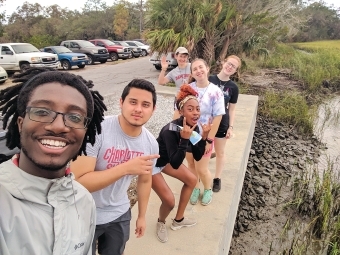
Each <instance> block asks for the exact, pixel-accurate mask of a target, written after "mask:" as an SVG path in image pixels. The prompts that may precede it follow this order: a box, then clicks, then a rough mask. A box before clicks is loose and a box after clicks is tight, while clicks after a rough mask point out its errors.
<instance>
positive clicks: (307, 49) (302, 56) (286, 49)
mask: <svg viewBox="0 0 340 255" xmlns="http://www.w3.org/2000/svg"><path fill="white" fill-rule="evenodd" d="M337 42H338V41H334V42H333V41H330V42H329V44H328V45H327V44H326V42H322V43H319V44H318V43H315V44H311V43H295V44H290V45H288V44H278V45H277V47H276V48H275V50H274V51H272V52H271V54H270V56H269V57H268V58H266V59H262V60H261V59H259V62H260V64H261V66H262V67H266V68H287V69H290V70H292V74H293V76H294V77H295V78H296V79H299V80H301V81H302V84H303V87H304V89H305V90H306V91H307V92H309V93H316V92H317V91H318V90H319V89H321V87H322V84H323V81H324V80H330V79H331V78H334V77H337V76H340V51H339V48H334V47H332V45H333V44H337ZM325 45H327V46H325ZM339 47H340V46H339Z"/></svg>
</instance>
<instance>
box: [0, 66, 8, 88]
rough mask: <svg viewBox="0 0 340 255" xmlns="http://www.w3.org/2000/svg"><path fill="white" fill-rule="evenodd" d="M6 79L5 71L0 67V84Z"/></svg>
mask: <svg viewBox="0 0 340 255" xmlns="http://www.w3.org/2000/svg"><path fill="white" fill-rule="evenodd" d="M7 79H8V75H7V72H6V70H5V69H4V68H3V67H1V66H0V84H1V83H4V82H5V81H6V80H7Z"/></svg>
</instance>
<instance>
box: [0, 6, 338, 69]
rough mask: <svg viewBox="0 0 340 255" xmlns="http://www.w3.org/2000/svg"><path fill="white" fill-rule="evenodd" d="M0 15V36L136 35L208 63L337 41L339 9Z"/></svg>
mask: <svg viewBox="0 0 340 255" xmlns="http://www.w3.org/2000/svg"><path fill="white" fill-rule="evenodd" d="M5 1H6V0H0V10H1V9H3V8H2V7H1V5H2V4H3V2H5ZM7 1H8V0H7ZM0 19H1V23H0V42H9V41H10V42H29V43H32V44H34V45H35V46H36V47H38V48H41V47H44V46H47V45H57V44H59V43H60V42H61V41H63V40H66V39H85V40H87V39H93V38H109V39H113V40H125V39H134V38H141V37H143V38H145V39H147V40H148V42H149V43H150V45H151V47H152V49H153V50H157V51H160V52H167V51H172V50H173V49H174V48H176V47H178V46H183V45H184V46H186V47H187V48H188V49H189V50H190V51H191V52H192V55H193V56H197V57H203V58H204V59H205V60H207V61H208V62H209V63H210V64H214V63H216V62H218V61H220V60H221V59H223V58H224V56H225V55H226V54H227V53H228V54H230V53H240V52H243V53H244V54H247V55H254V54H255V55H264V56H266V55H267V54H268V50H269V49H271V47H273V45H275V43H276V42H278V41H282V42H296V41H314V40H328V39H340V16H339V10H336V9H335V8H334V7H332V6H327V5H326V3H324V2H322V1H321V2H314V3H305V2H302V1H300V0H270V1H268V0H243V1H239V0H223V1H222V0H202V1H199V2H198V1H197V0H167V1H164V0H147V1H140V2H137V3H131V2H129V1H125V0H119V1H117V2H115V3H114V4H113V5H111V6H108V5H107V4H106V2H104V1H102V0H88V1H87V2H86V3H85V4H84V6H83V7H82V8H80V10H69V9H68V8H61V7H60V6H58V5H51V6H41V5H40V4H38V3H35V4H30V3H28V2H25V3H24V4H23V5H22V6H21V7H19V8H18V9H17V10H16V11H15V12H13V13H11V14H8V13H6V12H5V10H2V11H0Z"/></svg>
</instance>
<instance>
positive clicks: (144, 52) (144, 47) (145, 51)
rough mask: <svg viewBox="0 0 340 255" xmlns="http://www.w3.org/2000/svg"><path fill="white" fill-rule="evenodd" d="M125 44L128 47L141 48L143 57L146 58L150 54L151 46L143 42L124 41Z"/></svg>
mask: <svg viewBox="0 0 340 255" xmlns="http://www.w3.org/2000/svg"><path fill="white" fill-rule="evenodd" d="M124 42H126V43H127V44H128V45H131V46H136V47H139V48H141V49H142V56H143V57H145V56H146V55H148V54H149V53H150V46H149V45H145V44H143V43H141V42H137V41H124Z"/></svg>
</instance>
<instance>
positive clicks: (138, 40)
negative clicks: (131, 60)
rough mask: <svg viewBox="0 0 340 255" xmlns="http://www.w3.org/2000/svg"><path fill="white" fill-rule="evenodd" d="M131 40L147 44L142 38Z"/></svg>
mask: <svg viewBox="0 0 340 255" xmlns="http://www.w3.org/2000/svg"><path fill="white" fill-rule="evenodd" d="M132 41H137V42H140V43H143V44H145V45H149V44H148V43H147V42H146V41H145V40H144V39H133V40H132Z"/></svg>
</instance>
